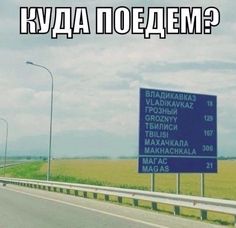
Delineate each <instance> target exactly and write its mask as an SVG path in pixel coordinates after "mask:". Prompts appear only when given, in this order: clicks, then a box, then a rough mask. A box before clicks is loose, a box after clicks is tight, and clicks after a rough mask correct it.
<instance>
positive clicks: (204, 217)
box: [201, 173, 207, 220]
mask: <svg viewBox="0 0 236 228" xmlns="http://www.w3.org/2000/svg"><path fill="white" fill-rule="evenodd" d="M201 196H202V197H205V175H204V173H201ZM205 219H207V211H205V210H201V220H205Z"/></svg>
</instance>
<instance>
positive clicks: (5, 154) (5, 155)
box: [0, 118, 8, 177]
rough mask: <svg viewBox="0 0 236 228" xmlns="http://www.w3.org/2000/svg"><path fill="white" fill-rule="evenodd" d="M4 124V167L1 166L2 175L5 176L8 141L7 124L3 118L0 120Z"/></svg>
mask: <svg viewBox="0 0 236 228" xmlns="http://www.w3.org/2000/svg"><path fill="white" fill-rule="evenodd" d="M0 120H2V121H3V122H4V123H5V124H6V141H5V153H4V165H3V175H4V177H5V176H6V163H7V141H8V122H7V120H6V119H4V118H0Z"/></svg>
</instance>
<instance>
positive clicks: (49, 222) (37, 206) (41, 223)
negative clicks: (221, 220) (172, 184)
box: [0, 185, 221, 228]
mask: <svg viewBox="0 0 236 228" xmlns="http://www.w3.org/2000/svg"><path fill="white" fill-rule="evenodd" d="M0 227H1V228H19V227H20V228H21V227H24V228H28V227H29V228H31V227H32V228H38V227H40V228H41V227H44V228H47V227H50V228H54V227H56V228H60V227H63V228H74V227H75V228H77V227H78V228H80V227H81V228H93V227H95V228H100V227H101V228H103V227H109V228H110V227H112V228H116V227H117V228H118V227H119V228H121V227H122V228H123V227H130V228H142V227H145V228H146V227H147V228H148V227H149V228H150V227H158V228H168V227H170V228H171V227H175V228H178V227H181V228H182V227H183V228H184V227H186V228H187V227H188V228H189V227H191V228H195V227H196V228H199V227H203V228H205V227H206V228H207V227H209V228H210V227H221V226H216V225H211V224H208V223H202V222H199V221H194V220H190V219H185V218H181V217H174V216H171V215H163V214H159V213H157V212H152V211H147V210H142V209H137V208H130V207H125V206H120V205H115V204H112V203H107V202H102V201H97V200H91V199H84V198H81V197H74V196H69V195H66V194H60V193H53V192H47V191H42V190H35V189H30V188H24V187H17V186H10V185H8V186H7V187H0Z"/></svg>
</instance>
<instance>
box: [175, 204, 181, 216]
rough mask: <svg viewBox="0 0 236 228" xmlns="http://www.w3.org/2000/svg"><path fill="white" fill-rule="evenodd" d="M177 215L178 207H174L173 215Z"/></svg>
mask: <svg viewBox="0 0 236 228" xmlns="http://www.w3.org/2000/svg"><path fill="white" fill-rule="evenodd" d="M179 214H180V209H179V206H174V215H179Z"/></svg>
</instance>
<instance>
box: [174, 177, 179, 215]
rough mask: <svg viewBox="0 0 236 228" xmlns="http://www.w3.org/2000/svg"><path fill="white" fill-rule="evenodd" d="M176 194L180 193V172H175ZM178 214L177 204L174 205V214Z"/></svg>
mask: <svg viewBox="0 0 236 228" xmlns="http://www.w3.org/2000/svg"><path fill="white" fill-rule="evenodd" d="M176 194H180V173H177V174H176ZM179 214H180V208H179V206H174V215H179Z"/></svg>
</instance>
